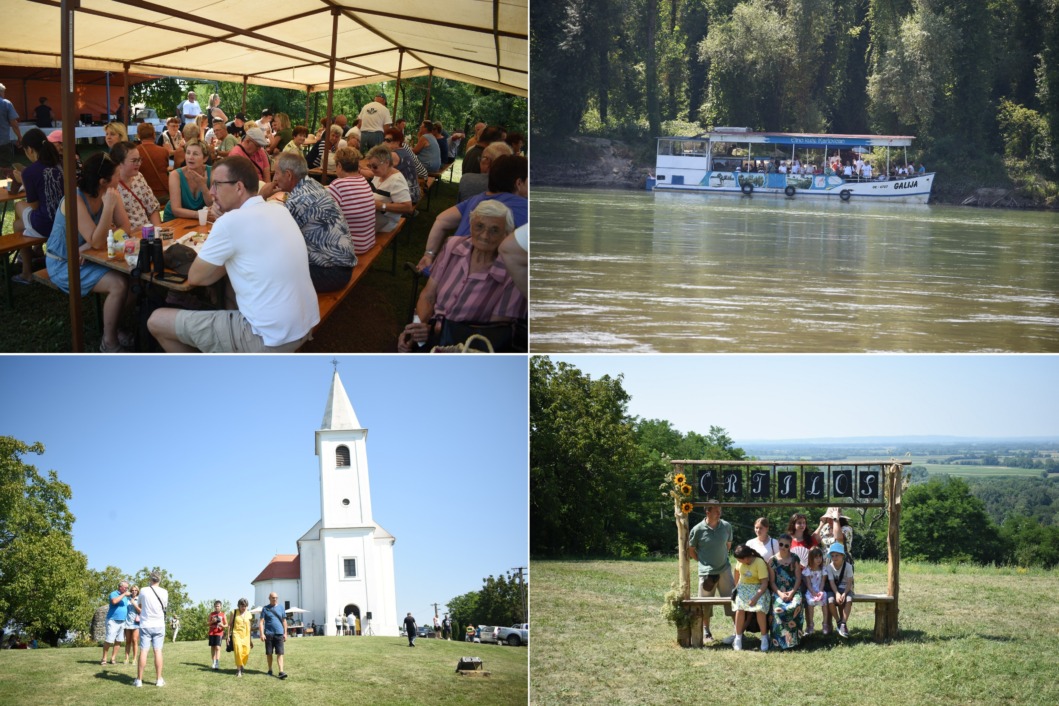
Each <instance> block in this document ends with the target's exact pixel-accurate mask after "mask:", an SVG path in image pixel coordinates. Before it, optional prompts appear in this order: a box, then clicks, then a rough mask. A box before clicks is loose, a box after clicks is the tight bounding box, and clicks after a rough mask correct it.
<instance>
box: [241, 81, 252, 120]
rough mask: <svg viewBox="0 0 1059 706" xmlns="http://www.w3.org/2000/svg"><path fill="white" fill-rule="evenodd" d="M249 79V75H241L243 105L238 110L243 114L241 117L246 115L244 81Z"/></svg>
mask: <svg viewBox="0 0 1059 706" xmlns="http://www.w3.org/2000/svg"><path fill="white" fill-rule="evenodd" d="M249 80H250V77H249V76H246V75H243V107H242V109H240V111H239V112H240V113H242V114H243V117H246V82H247V81H249Z"/></svg>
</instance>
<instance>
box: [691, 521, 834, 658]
mask: <svg viewBox="0 0 1059 706" xmlns="http://www.w3.org/2000/svg"><path fill="white" fill-rule="evenodd" d="M754 532H755V533H756V535H757V536H755V537H754V538H753V539H751V540H749V541H747V542H745V543H743V544H739V545H737V546H736V547H735V551H734V552H732V553H733V555H734V556H735V559H736V562H737V563H736V566H735V569H734V571H733V567H732V565H731V563H730V562H729V555H728V553H729V551H730V550H731V548H732V525H731V524H730V523H728V522H726V521H725V520H722V519H721V507H720V505H707V506H706V517H705V519H703V521H702V522H700V523H699V524H697V525H695V526H694V527H693V528H692V529H691V533H690V535H689V536H688V550H689V552H690V554H691V557H692V558H693V559H696V560H697V561H698V562H699V596H700V597H709V596H715V595H719V596H722V597H724V596H731V597H732V601H731V602H730V603H728V604H726V605H725V606H724V612H725V615H727V616H729V617H733V618H734V619H735V634H734V635H732V636H730V637H728V638H725V640H724V644H726V645H727V644H731V645H732V646H733V647H734V648H735V649H736V650H742V649H743V633H744V631H745V630H748V629H749V630H751V631H753V630H754V628H755V627H756V629H757V631H758V632H760V633H761V651H762V652H767V651H768V649H769V647H770V646H772V647H779V648H780V649H783V650H787V649H790V648H792V647H796V646H797V645H798V643H799V641H800V639H801V638H802V637H803V636H808V635H811V634H812V633H813V612H814V609H815V608H816V607H817V606H820V608H821V612H822V613H823V634H824V635H828V634H830V632H831V627H832V622H834V623H837V625H838V634H839V635H840V636H842V637H849V630H848V629H847V627H846V622H847V621H848V620H849V613H850V609H851V608H852V605H853V603H852V599H853V563H852V561H850V559H849V552H850V550H851V548H852V544H853V529H852V528H851V527H850V526H849V518H847V517H846V516H844V515H842V513H841V512H840V511H839V509H838V508H837V507H832V508H829V509H828V511H827V512H826V513H824V515H823V517H821V518H820V525H819V527H818V528H817V529H816V531H815V532H813V533H811V534H810V533H808V531H807V520H806V517H805V515H802V514H800V513H796V514H794V515H791V519H790V522H789V523H788V525H787V530H786V532H784V533H783V534H781V535H780V536H779V537H778V538H773V537H770V536H769V521H768V519H767V518H765V517H759V518H758V519H757V521H756V522H755V523H754ZM712 615H713V608H712V607H710V606H707V607H706V609H705V613H704V616H703V638H704V640H705V641H707V642H708V641H711V640H713V635H712V634H711V632H710V619H711V617H712ZM803 628H804V630H803Z"/></svg>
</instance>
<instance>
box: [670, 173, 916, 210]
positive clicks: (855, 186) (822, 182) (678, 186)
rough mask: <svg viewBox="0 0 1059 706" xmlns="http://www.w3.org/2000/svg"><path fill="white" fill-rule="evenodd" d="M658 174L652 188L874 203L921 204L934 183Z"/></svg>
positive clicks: (822, 177)
mask: <svg viewBox="0 0 1059 706" xmlns="http://www.w3.org/2000/svg"><path fill="white" fill-rule="evenodd" d="M680 172H683V173H680ZM658 176H659V177H660V178H659V179H658V180H657V181H656V182H655V185H654V190H655V191H683V192H695V193H704V194H721V195H729V196H780V197H784V198H825V199H832V200H835V201H853V200H858V201H861V200H870V201H872V202H878V203H913V204H925V203H927V202H928V201H929V200H930V191H931V189H932V187H933V185H934V173H933V172H931V173H929V174H917V175H916V176H913V177H905V178H901V179H894V180H889V181H845V180H844V179H843V178H842V177H838V176H823V175H804V176H803V175H784V174H762V173H754V172H750V173H742V172H708V173H707V172H705V171H703V170H690V169H677V170H670V171H668V173H662V172H661V170H660V171H659V175H658ZM792 189H793V192H791V190H792Z"/></svg>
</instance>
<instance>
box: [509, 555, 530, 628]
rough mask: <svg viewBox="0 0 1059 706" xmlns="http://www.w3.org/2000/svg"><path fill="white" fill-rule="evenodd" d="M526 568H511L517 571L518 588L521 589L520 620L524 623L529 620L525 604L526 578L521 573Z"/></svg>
mask: <svg viewBox="0 0 1059 706" xmlns="http://www.w3.org/2000/svg"><path fill="white" fill-rule="evenodd" d="M526 568H527V567H525V566H516V567H514V568H513V569H511V570H512V571H517V572H518V584H519V589H520V590H521V591H522V622H524V623H528V622H529V608H528V607H527V606H526V579H525V578H524V577H523V575H522V572H523V571H525V570H526Z"/></svg>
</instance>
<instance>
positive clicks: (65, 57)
mask: <svg viewBox="0 0 1059 706" xmlns="http://www.w3.org/2000/svg"><path fill="white" fill-rule="evenodd" d="M79 6H80V2H79V0H62V5H61V8H62V9H61V12H62V20H60V25H61V27H60V36H61V37H62V64H61V65H62V81H61V82H60V84H59V85H60V86H61V90H62V98H61V102H62V116H63V123H64V125H63V184H64V187H65V188H64V196H65V198H66V203H67V208H66V252H68V253H75V252H77V243H78V231H77V206H76V204H77V179H76V176H75V175H76V174H77V121H76V119H75V118H74V116H75V115H76V113H75V108H74V98H75V95H76V93H75V92H76V91H77V84H76V83H75V82H74V11H75V10H77V9H78V7H79ZM107 111H108V112H109V111H110V106H107ZM66 266H67V268H68V269H67V271H68V273H69V274H68V275H67V276H68V277H69V280H70V336H71V341H70V350H71V351H72V352H74V353H83V352H84V350H85V331H84V323H83V322H82V319H81V264H80V262H79V261H78V258H76V257H71V258H68V259H67V261H66Z"/></svg>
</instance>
